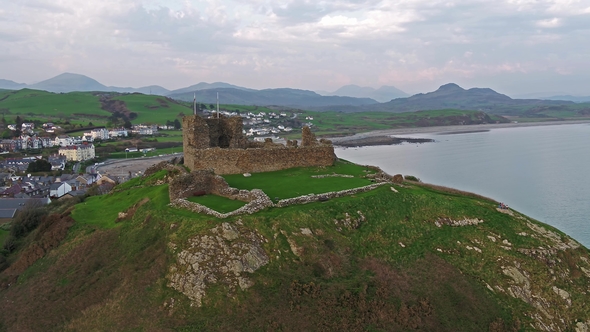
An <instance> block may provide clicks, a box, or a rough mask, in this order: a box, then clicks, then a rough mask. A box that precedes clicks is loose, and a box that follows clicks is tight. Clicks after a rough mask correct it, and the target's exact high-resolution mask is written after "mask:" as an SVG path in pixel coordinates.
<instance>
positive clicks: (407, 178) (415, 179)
mask: <svg viewBox="0 0 590 332" xmlns="http://www.w3.org/2000/svg"><path fill="white" fill-rule="evenodd" d="M404 179H406V180H407V181H414V182H422V181H420V179H419V178H417V177H415V176H413V175H405V176H404Z"/></svg>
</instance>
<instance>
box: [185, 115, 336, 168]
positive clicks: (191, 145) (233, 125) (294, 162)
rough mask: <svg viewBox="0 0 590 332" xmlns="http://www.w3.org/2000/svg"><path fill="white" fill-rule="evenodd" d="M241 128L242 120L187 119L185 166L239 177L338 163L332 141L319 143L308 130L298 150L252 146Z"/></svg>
mask: <svg viewBox="0 0 590 332" xmlns="http://www.w3.org/2000/svg"><path fill="white" fill-rule="evenodd" d="M242 128H243V127H242V119H241V118H239V117H230V118H221V119H202V118H201V117H199V116H195V115H192V116H185V117H184V119H183V131H184V133H183V135H184V136H183V145H184V164H185V165H186V166H187V167H189V168H190V169H191V170H202V169H213V170H214V172H215V173H216V174H238V173H256V172H270V171H278V170H282V169H287V168H293V167H311V166H331V165H333V164H334V162H335V161H336V155H335V154H334V147H333V146H332V144H331V142H329V141H324V140H322V141H319V142H318V141H317V140H316V139H315V137H314V135H313V134H312V133H311V131H310V130H309V128H307V127H304V129H303V132H302V144H301V146H299V147H298V146H297V144H293V143H291V144H289V145H288V146H284V145H282V144H273V143H272V142H266V143H264V144H256V143H252V144H251V143H250V142H248V141H247V140H246V138H245V136H244V135H243V134H242ZM248 147H252V148H248ZM253 147H256V148H253Z"/></svg>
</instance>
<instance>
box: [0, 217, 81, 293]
mask: <svg viewBox="0 0 590 332" xmlns="http://www.w3.org/2000/svg"><path fill="white" fill-rule="evenodd" d="M73 224H74V219H72V218H71V217H70V216H69V214H67V215H65V216H60V215H58V214H52V215H50V216H48V217H47V218H45V219H44V221H43V222H42V223H41V224H40V225H39V228H38V229H37V231H36V232H35V235H34V238H33V241H32V242H31V244H30V245H29V246H28V247H27V248H25V249H24V250H23V251H22V253H21V254H20V256H19V257H18V259H17V260H16V261H15V262H14V263H13V264H12V265H11V266H10V267H9V268H8V269H6V270H5V271H3V272H2V276H3V277H8V276H18V275H19V274H21V273H23V272H24V271H25V270H26V269H27V268H28V267H29V266H31V265H33V263H35V262H36V261H37V260H38V259H40V258H42V257H44V256H45V254H47V253H48V252H49V251H50V250H52V249H53V248H56V247H57V246H58V245H59V244H60V242H61V241H62V240H63V239H64V238H65V237H66V235H67V233H68V229H69V228H70V227H71V226H72V225H73ZM5 287H6V285H0V289H2V288H5Z"/></svg>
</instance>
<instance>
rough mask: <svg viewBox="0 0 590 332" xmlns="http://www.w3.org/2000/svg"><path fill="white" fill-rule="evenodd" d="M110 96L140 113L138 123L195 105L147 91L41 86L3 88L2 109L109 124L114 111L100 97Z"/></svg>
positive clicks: (160, 121) (159, 121)
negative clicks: (41, 88)
mask: <svg viewBox="0 0 590 332" xmlns="http://www.w3.org/2000/svg"><path fill="white" fill-rule="evenodd" d="M101 95H105V96H109V95H110V99H111V100H119V101H123V102H124V105H125V107H126V109H127V110H128V111H129V112H134V113H137V115H138V116H137V118H136V119H132V120H131V122H132V123H134V124H139V123H146V124H147V123H154V124H166V121H174V120H175V119H177V118H178V117H179V116H180V115H181V114H190V113H192V112H191V109H190V108H188V107H186V106H183V105H181V104H178V103H176V102H173V101H170V100H168V99H166V98H164V97H160V96H152V95H143V94H114V93H111V94H108V93H100V94H99V93H93V92H69V93H51V92H46V91H39V90H30V89H22V90H17V91H0V112H2V114H4V115H5V116H9V117H11V116H14V117H16V115H21V117H22V116H25V117H27V118H32V119H42V121H52V122H57V121H58V120H65V119H67V120H69V121H70V122H72V123H76V124H83V125H86V124H88V122H92V123H93V124H94V125H105V124H106V122H107V120H108V117H110V116H111V115H112V113H111V112H109V111H106V110H104V109H102V105H101V102H100V101H99V98H100V96H101Z"/></svg>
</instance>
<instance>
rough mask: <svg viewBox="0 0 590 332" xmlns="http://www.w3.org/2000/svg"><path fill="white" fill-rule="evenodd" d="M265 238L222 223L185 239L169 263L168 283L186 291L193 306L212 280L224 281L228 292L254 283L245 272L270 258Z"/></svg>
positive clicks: (203, 294) (212, 282)
mask: <svg viewBox="0 0 590 332" xmlns="http://www.w3.org/2000/svg"><path fill="white" fill-rule="evenodd" d="M265 241H266V240H265V239H264V237H262V236H261V235H260V234H258V233H257V232H254V231H251V230H248V229H246V228H243V227H239V226H237V225H232V224H229V223H223V224H221V225H219V226H217V227H215V228H213V229H211V230H209V231H208V232H207V234H204V235H199V236H195V237H193V238H192V239H190V240H189V241H188V245H187V246H186V248H185V249H184V250H182V251H180V252H179V253H178V255H177V262H176V264H173V265H171V267H170V270H169V273H168V275H167V276H166V277H167V279H168V286H169V287H172V288H174V289H176V290H177V291H179V292H181V293H183V294H184V295H186V296H187V297H188V298H190V299H191V301H192V305H195V306H201V305H202V303H203V297H204V296H205V294H206V290H207V287H208V286H209V285H211V284H216V283H221V284H224V285H226V286H227V287H228V288H229V290H230V292H232V291H235V290H236V289H237V287H239V288H240V289H242V290H244V289H247V288H249V287H251V286H252V285H253V283H252V281H251V280H250V279H249V278H248V277H247V274H248V273H254V272H255V271H256V270H258V269H259V268H260V267H261V266H264V265H266V264H268V262H269V258H268V255H267V254H266V252H265V251H264V249H263V248H262V243H263V242H265ZM170 247H171V248H176V246H175V245H170Z"/></svg>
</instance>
